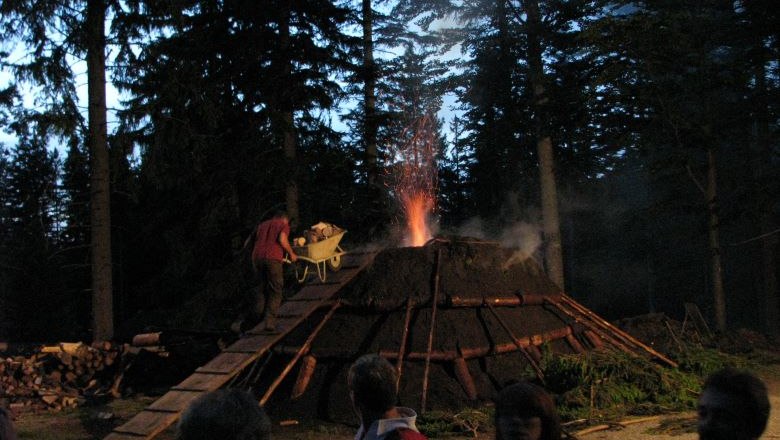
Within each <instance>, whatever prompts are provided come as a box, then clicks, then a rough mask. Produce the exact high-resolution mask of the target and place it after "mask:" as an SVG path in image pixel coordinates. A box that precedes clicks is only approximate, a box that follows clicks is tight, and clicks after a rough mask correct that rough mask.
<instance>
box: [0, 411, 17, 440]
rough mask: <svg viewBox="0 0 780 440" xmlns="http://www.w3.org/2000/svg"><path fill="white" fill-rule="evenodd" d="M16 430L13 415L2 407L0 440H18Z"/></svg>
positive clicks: (0, 413) (0, 412)
mask: <svg viewBox="0 0 780 440" xmlns="http://www.w3.org/2000/svg"><path fill="white" fill-rule="evenodd" d="M16 438H17V437H16V429H14V422H13V421H12V420H11V414H10V413H9V412H8V411H6V410H5V409H3V408H1V407H0V440H16Z"/></svg>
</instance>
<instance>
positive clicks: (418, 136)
mask: <svg viewBox="0 0 780 440" xmlns="http://www.w3.org/2000/svg"><path fill="white" fill-rule="evenodd" d="M399 140H400V142H399V143H398V144H396V145H394V146H392V147H391V148H390V151H391V157H392V158H393V159H395V164H394V166H393V167H391V169H392V173H393V176H392V179H391V180H392V182H393V188H392V193H393V194H394V195H395V197H396V200H398V202H399V205H400V207H401V209H403V211H404V212H403V214H404V217H405V218H406V234H405V239H404V244H405V245H406V246H423V245H424V244H425V243H427V242H428V240H430V239H431V238H433V233H432V232H431V227H430V223H429V222H430V221H431V219H432V214H433V213H434V211H435V209H436V190H437V183H438V172H437V167H436V152H437V148H436V147H437V140H438V132H437V129H436V118H435V115H433V114H432V113H429V114H426V115H424V116H421V117H418V118H415V119H414V120H413V121H412V122H411V123H410V124H409V125H408V126H407V127H406V128H405V129H404V130H402V132H401V133H400V136H399Z"/></svg>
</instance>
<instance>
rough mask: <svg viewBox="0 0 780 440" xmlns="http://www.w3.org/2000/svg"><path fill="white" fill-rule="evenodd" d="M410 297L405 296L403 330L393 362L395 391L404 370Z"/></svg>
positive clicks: (409, 316) (410, 311)
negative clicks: (396, 356) (395, 375)
mask: <svg viewBox="0 0 780 440" xmlns="http://www.w3.org/2000/svg"><path fill="white" fill-rule="evenodd" d="M413 306H414V301H413V300H412V298H406V316H405V317H404V330H403V333H402V334H401V346H400V347H398V359H397V360H396V362H395V370H396V373H397V377H396V378H395V392H396V393H398V390H399V389H400V388H401V376H402V375H403V372H404V355H405V354H406V339H407V338H408V336H409V321H410V320H411V318H412V309H413V308H414V307H413Z"/></svg>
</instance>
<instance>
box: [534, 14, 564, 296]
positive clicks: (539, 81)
mask: <svg viewBox="0 0 780 440" xmlns="http://www.w3.org/2000/svg"><path fill="white" fill-rule="evenodd" d="M525 10H526V16H527V18H526V29H527V32H526V34H527V36H528V68H529V80H530V82H531V88H532V90H533V94H534V103H533V105H534V125H535V130H536V148H537V152H538V155H539V179H540V186H541V197H542V222H543V223H544V228H543V229H544V242H545V252H544V254H545V263H546V268H547V274H548V276H549V277H550V279H551V280H552V281H553V282H555V284H557V285H558V287H559V288H560V289H561V290H564V289H565V285H564V277H563V252H562V249H561V226H560V217H559V215H558V190H557V187H556V183H555V156H554V154H553V145H552V138H551V137H550V134H549V129H548V128H546V127H547V125H546V121H545V117H546V115H547V112H546V109H547V106H548V101H549V98H548V97H547V95H546V89H545V84H544V83H545V78H544V65H543V61H542V48H541V41H540V36H539V32H540V27H541V18H540V17H539V4H538V3H537V2H536V1H526V2H525Z"/></svg>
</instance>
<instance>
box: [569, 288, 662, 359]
mask: <svg viewBox="0 0 780 440" xmlns="http://www.w3.org/2000/svg"><path fill="white" fill-rule="evenodd" d="M561 300H562V301H564V302H565V303H566V304H568V305H570V306H571V307H573V308H574V309H575V310H577V311H579V312H580V313H584V314H585V315H586V316H587V317H588V318H590V319H592V320H593V321H594V322H595V323H597V324H599V325H600V326H602V327H604V328H605V329H607V330H611V331H612V332H614V333H615V334H616V335H617V336H618V337H620V338H621V339H623V340H624V341H626V342H628V343H630V344H634V345H635V346H637V347H639V348H641V349H643V350H645V351H646V352H648V353H650V354H651V355H653V356H655V357H657V358H658V359H660V360H662V361H663V362H665V363H667V364H668V365H669V366H671V367H673V368H677V362H675V361H673V360H671V359H669V358H668V357H666V356H664V355H663V354H661V353H659V352H658V351H656V350H654V349H653V348H652V347H650V346H648V345H646V344H644V343H643V342H642V341H640V340H639V339H637V338H635V337H633V336H631V335H629V334H628V333H626V332H624V331H623V330H621V329H619V328H617V327H616V326H614V325H613V324H612V323H610V322H609V321H607V320H605V319H604V318H602V317H600V316H598V315H596V314H595V313H593V312H591V311H590V310H588V309H587V308H585V307H583V306H582V305H581V304H579V303H578V302H577V301H574V299H573V298H571V297H569V296H568V295H561Z"/></svg>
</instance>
